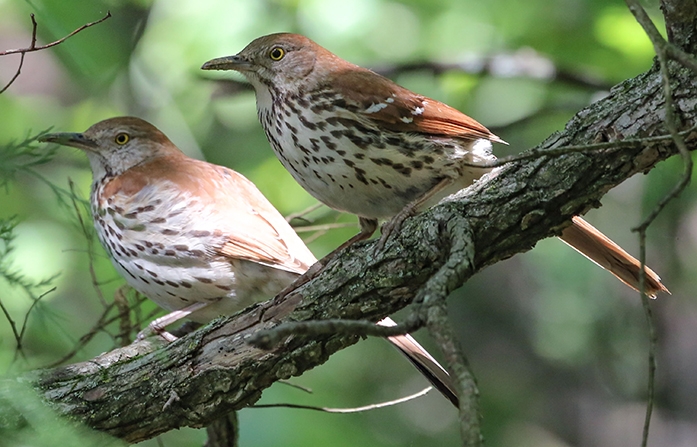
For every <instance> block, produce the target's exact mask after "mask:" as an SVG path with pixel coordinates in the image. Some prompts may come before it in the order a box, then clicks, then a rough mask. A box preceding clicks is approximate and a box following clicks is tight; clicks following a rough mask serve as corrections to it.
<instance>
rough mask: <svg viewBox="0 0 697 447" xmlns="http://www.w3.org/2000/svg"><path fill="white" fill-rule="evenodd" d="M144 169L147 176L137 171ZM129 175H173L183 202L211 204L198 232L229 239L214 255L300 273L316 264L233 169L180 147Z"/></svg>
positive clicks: (154, 178)
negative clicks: (200, 157)
mask: <svg viewBox="0 0 697 447" xmlns="http://www.w3.org/2000/svg"><path fill="white" fill-rule="evenodd" d="M138 172H141V173H143V172H144V173H147V175H137V174H138ZM129 174H131V175H129V177H131V176H133V177H134V179H135V178H141V179H142V178H143V177H147V179H148V181H157V179H158V178H159V179H167V180H169V181H170V182H172V183H174V184H175V185H176V190H177V192H176V193H177V195H178V196H179V197H180V199H179V200H188V201H192V200H194V199H195V201H203V202H205V203H207V204H209V205H210V206H207V207H205V208H203V211H201V212H200V213H199V214H198V215H197V218H198V219H200V221H199V222H196V224H195V226H193V230H195V231H208V232H212V233H213V234H217V235H219V236H220V237H219V238H216V239H221V238H222V239H223V240H224V242H223V243H222V244H221V245H219V246H212V247H208V249H207V251H208V252H209V253H210V254H212V255H213V256H222V257H224V258H229V259H244V260H247V261H252V262H257V263H260V264H264V265H267V266H271V267H274V268H278V269H281V270H286V271H289V272H294V273H298V274H302V273H304V272H305V271H306V270H307V269H308V268H309V267H310V266H311V265H312V264H314V263H315V262H316V259H315V257H314V256H313V255H312V252H310V250H309V249H308V248H307V247H306V246H305V244H304V243H303V241H302V240H301V239H300V237H298V235H297V234H296V233H295V231H293V229H292V228H291V226H290V225H289V224H288V223H287V222H286V221H285V219H284V218H283V216H282V215H281V214H280V213H279V212H278V211H277V210H276V209H275V208H274V207H273V205H271V203H270V202H269V201H268V200H267V199H266V197H264V195H263V194H262V193H261V192H260V191H259V190H258V189H257V188H256V186H254V184H253V183H252V182H250V181H249V180H247V178H245V177H244V176H242V175H241V174H239V173H237V172H235V171H233V170H231V169H228V168H225V167H222V166H217V165H213V164H210V163H206V162H203V161H199V160H194V159H191V158H188V157H186V156H185V155H184V154H182V153H180V152H179V151H177V152H176V153H174V152H173V153H171V154H169V155H168V156H166V157H158V158H157V159H156V160H153V161H151V162H149V163H147V164H145V165H141V166H139V167H137V168H134V169H131V170H130V171H129ZM121 177H124V176H121ZM134 181H135V180H134ZM122 187H127V185H125V184H124V185H122ZM138 187H139V188H140V187H142V185H139V186H138ZM191 206H192V207H193V206H200V205H196V204H195V203H193V204H192V205H191Z"/></svg>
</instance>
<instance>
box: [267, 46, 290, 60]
mask: <svg viewBox="0 0 697 447" xmlns="http://www.w3.org/2000/svg"><path fill="white" fill-rule="evenodd" d="M285 55H286V52H285V50H284V49H283V48H281V47H273V48H272V49H271V51H269V57H270V58H271V60H273V61H280V60H281V59H283V56H285Z"/></svg>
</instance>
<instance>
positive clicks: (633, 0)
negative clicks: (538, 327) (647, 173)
mask: <svg viewBox="0 0 697 447" xmlns="http://www.w3.org/2000/svg"><path fill="white" fill-rule="evenodd" d="M625 2H626V3H627V6H628V7H629V10H630V11H631V12H632V14H633V15H634V17H635V19H636V20H637V22H639V24H640V25H641V27H642V28H643V29H644V32H645V33H646V35H647V36H648V37H649V39H650V40H651V43H652V44H653V47H654V51H655V53H656V56H657V57H658V63H659V68H660V72H661V80H662V82H663V96H664V98H665V108H664V109H665V118H664V122H665V126H666V129H668V132H669V133H670V136H671V138H672V139H673V141H674V142H675V145H676V147H677V148H678V151H679V153H680V156H681V157H682V159H683V163H684V165H683V166H684V170H683V173H682V175H681V176H680V180H679V181H678V183H677V184H676V185H675V186H674V187H673V189H672V190H671V191H670V192H669V193H668V194H667V195H666V196H665V197H663V198H662V199H661V200H660V201H659V202H658V204H657V205H656V206H655V207H654V209H653V210H652V211H651V213H650V214H649V215H648V216H647V217H646V218H645V219H644V221H643V222H642V223H641V224H640V225H639V226H638V227H637V228H635V229H633V231H637V232H638V233H639V250H640V251H639V262H640V264H641V273H640V276H639V284H640V287H639V289H640V291H641V294H640V295H641V302H642V307H643V309H644V315H645V316H646V322H647V325H648V330H649V354H648V387H647V388H648V389H647V392H648V397H647V402H646V414H645V417H644V427H643V431H642V441H641V445H642V447H646V446H647V445H648V439H649V427H650V425H651V415H652V413H653V405H654V400H655V374H656V349H657V335H656V328H655V326H654V323H653V317H652V313H651V306H650V303H649V299H648V297H647V296H646V290H645V282H646V271H645V267H646V230H647V229H648V227H649V226H650V225H651V223H652V222H653V221H654V220H655V219H656V217H657V216H658V215H659V214H660V212H661V211H662V210H663V208H665V206H666V205H667V204H668V203H669V202H670V201H672V200H673V199H674V198H676V197H677V196H678V195H679V194H680V193H681V192H682V191H683V190H684V189H685V187H687V185H688V184H689V183H690V178H691V176H692V157H691V156H690V152H689V150H688V149H687V145H686V144H685V140H684V139H683V136H682V135H681V134H680V133H679V132H678V126H677V124H676V121H677V118H676V116H675V109H674V104H673V89H672V87H671V85H670V71H669V69H668V56H669V54H670V55H671V56H672V55H676V56H678V57H680V58H681V59H682V61H681V62H682V63H683V64H686V65H689V66H691V68H692V69H693V70H695V68H697V64H695V63H694V58H692V57H691V56H690V57H683V56H687V55H685V54H684V53H682V51H677V48H672V46H671V45H669V44H668V42H666V41H665V39H663V37H662V36H661V34H660V33H659V32H658V29H657V28H656V26H655V25H654V23H653V22H652V21H651V19H650V18H649V16H648V14H647V13H646V11H645V10H644V8H643V7H642V6H641V5H640V4H639V2H638V1H637V0H625Z"/></svg>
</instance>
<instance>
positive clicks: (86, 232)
mask: <svg viewBox="0 0 697 447" xmlns="http://www.w3.org/2000/svg"><path fill="white" fill-rule="evenodd" d="M68 185H70V193H71V194H72V195H71V197H70V201H71V202H72V204H73V209H74V210H75V215H76V216H77V220H78V223H79V224H80V230H81V231H82V234H83V236H85V240H86V241H87V256H88V258H89V266H90V277H91V278H92V287H93V288H94V291H95V292H96V293H97V298H99V302H100V303H102V306H103V307H106V306H107V302H106V300H105V299H104V294H102V289H101V288H100V287H99V280H98V279H97V273H96V272H95V270H94V237H93V236H94V233H93V232H92V230H91V228H92V227H91V226H88V225H86V224H85V221H84V219H83V218H82V213H81V212H80V208H79V207H78V205H77V201H76V200H75V199H76V197H77V192H76V188H75V182H73V179H70V178H69V179H68Z"/></svg>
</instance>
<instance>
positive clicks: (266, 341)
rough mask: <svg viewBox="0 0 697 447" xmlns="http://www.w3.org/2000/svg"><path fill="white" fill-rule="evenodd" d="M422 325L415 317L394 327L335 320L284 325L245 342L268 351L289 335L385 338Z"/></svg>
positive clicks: (410, 330) (404, 332)
mask: <svg viewBox="0 0 697 447" xmlns="http://www.w3.org/2000/svg"><path fill="white" fill-rule="evenodd" d="M423 324H424V322H423V321H421V320H420V319H419V318H417V317H416V316H415V315H413V316H411V317H410V318H408V319H407V321H406V322H404V323H402V324H398V325H396V326H378V325H376V324H374V323H371V322H369V321H364V320H335V319H331V320H318V321H304V322H294V323H284V324H282V325H280V326H278V327H275V328H273V329H269V330H264V331H259V332H257V333H255V334H254V335H252V336H251V337H250V338H249V340H247V342H248V343H249V344H251V345H252V346H255V347H257V348H260V349H266V350H269V349H272V348H274V347H275V346H276V345H278V344H279V343H280V342H281V341H283V339H285V338H287V337H289V336H291V335H307V336H311V337H319V336H322V335H336V334H347V335H360V336H366V335H371V336H374V337H384V338H386V337H392V336H395V335H404V334H406V333H409V332H414V331H415V330H417V329H419V328H421V327H423Z"/></svg>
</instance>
